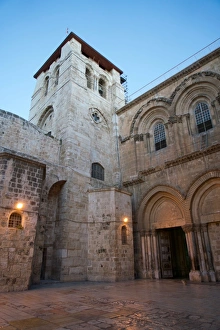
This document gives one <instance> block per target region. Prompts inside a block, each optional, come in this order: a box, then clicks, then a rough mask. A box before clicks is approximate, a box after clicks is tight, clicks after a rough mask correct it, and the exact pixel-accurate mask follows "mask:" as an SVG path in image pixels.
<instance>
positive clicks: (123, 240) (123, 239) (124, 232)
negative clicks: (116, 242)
mask: <svg viewBox="0 0 220 330" xmlns="http://www.w3.org/2000/svg"><path fill="white" fill-rule="evenodd" d="M121 243H122V245H125V244H127V227H126V226H122V227H121Z"/></svg>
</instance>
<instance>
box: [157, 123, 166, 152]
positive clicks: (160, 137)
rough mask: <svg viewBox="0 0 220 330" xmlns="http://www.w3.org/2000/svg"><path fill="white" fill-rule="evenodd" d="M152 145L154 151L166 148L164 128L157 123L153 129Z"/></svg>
mask: <svg viewBox="0 0 220 330" xmlns="http://www.w3.org/2000/svg"><path fill="white" fill-rule="evenodd" d="M154 144H155V150H160V149H163V148H165V147H166V146H167V143H166V135H165V128H164V125H163V124H162V123H158V124H156V126H155V127H154Z"/></svg>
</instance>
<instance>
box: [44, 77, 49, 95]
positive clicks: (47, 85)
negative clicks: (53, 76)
mask: <svg viewBox="0 0 220 330" xmlns="http://www.w3.org/2000/svg"><path fill="white" fill-rule="evenodd" d="M44 88H45V92H44V95H45V96H46V95H47V93H48V88H49V77H48V76H47V77H46V78H45V82H44Z"/></svg>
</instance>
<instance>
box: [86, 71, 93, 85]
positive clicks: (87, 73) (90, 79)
mask: <svg viewBox="0 0 220 330" xmlns="http://www.w3.org/2000/svg"><path fill="white" fill-rule="evenodd" d="M85 75H86V81H87V87H88V88H90V89H91V88H92V74H91V71H90V70H89V69H88V68H86V73H85Z"/></svg>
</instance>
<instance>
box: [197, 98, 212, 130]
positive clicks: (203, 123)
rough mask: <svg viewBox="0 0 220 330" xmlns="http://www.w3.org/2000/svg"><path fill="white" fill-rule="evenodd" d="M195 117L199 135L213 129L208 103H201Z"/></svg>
mask: <svg viewBox="0 0 220 330" xmlns="http://www.w3.org/2000/svg"><path fill="white" fill-rule="evenodd" d="M195 117H196V125H197V129H198V133H202V132H206V131H208V130H209V129H211V128H212V121H211V117H210V112H209V107H208V105H207V104H206V103H199V104H197V106H196V108H195Z"/></svg>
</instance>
